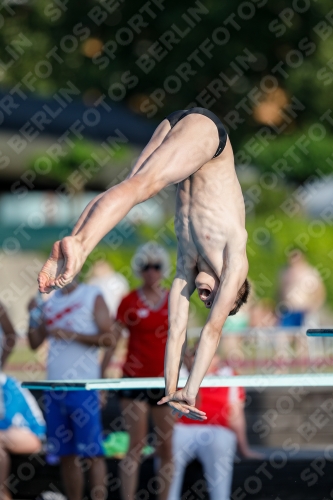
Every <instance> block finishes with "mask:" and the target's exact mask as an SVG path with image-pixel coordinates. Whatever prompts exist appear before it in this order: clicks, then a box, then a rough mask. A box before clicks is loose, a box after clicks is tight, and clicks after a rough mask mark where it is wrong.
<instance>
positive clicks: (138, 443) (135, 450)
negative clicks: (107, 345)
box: [103, 242, 174, 500]
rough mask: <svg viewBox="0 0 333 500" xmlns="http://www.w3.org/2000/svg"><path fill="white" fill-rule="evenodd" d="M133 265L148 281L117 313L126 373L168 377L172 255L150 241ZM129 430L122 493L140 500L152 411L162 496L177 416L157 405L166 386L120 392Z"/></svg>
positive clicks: (131, 499) (162, 499)
mask: <svg viewBox="0 0 333 500" xmlns="http://www.w3.org/2000/svg"><path fill="white" fill-rule="evenodd" d="M132 267H133V270H134V272H135V274H136V275H137V276H139V277H140V278H141V279H142V285H141V286H140V287H139V288H137V289H136V290H133V291H132V292H131V293H130V294H129V295H127V297H125V298H124V299H123V300H122V302H121V304H120V306H119V309H118V313H117V324H116V326H117V331H118V336H120V331H121V329H122V328H124V327H126V328H127V329H128V330H129V342H128V351H127V358H126V361H125V364H124V367H123V375H124V377H162V376H163V374H164V350H165V344H166V340H167V335H168V295H169V294H168V291H167V290H166V289H165V288H163V286H162V279H163V277H164V276H166V274H167V272H168V270H169V258H168V254H167V253H166V251H165V250H164V248H163V247H161V246H159V245H157V244H156V243H154V242H149V243H147V244H145V245H143V246H141V247H139V248H138V250H137V252H136V253H135V255H134V257H133V259H132ZM113 350H114V346H113V347H112V348H111V349H110V350H109V351H108V352H107V353H106V357H105V360H104V362H103V366H104V367H105V366H107V364H108V362H109V359H110V358H111V356H112V354H113ZM118 394H119V397H120V402H121V407H122V411H123V416H124V420H125V425H126V429H127V431H128V433H129V436H130V444H129V450H128V453H127V455H126V457H125V458H124V460H123V461H122V462H121V464H120V478H121V490H122V498H123V499H124V500H134V497H135V492H136V489H137V484H138V474H139V467H140V462H141V451H142V448H143V446H144V445H145V439H146V435H147V433H148V416H149V413H150V414H151V416H152V419H153V423H154V430H155V434H156V443H154V445H155V448H156V454H157V456H158V457H159V460H160V471H163V469H165V470H167V471H168V472H167V474H164V475H162V476H161V484H165V488H164V489H163V491H162V492H161V493H160V495H159V500H166V498H167V496H168V489H169V484H168V479H167V478H168V477H170V472H171V470H172V450H171V438H172V428H173V422H174V418H173V417H172V415H171V409H170V408H169V407H168V406H167V405H163V406H157V404H156V403H157V401H159V400H160V399H161V397H162V396H163V395H164V390H160V389H157V390H153V389H152V390H141V389H128V390H122V391H119V393H118Z"/></svg>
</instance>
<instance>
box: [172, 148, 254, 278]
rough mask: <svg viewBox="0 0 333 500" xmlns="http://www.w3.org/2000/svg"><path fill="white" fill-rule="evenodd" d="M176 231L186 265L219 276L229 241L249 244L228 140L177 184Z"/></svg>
mask: <svg viewBox="0 0 333 500" xmlns="http://www.w3.org/2000/svg"><path fill="white" fill-rule="evenodd" d="M175 230H176V235H177V239H178V245H179V247H180V250H181V254H182V255H183V257H185V258H184V262H186V267H194V266H196V268H197V271H198V272H200V271H207V269H208V268H210V269H212V270H213V271H214V273H215V274H216V276H217V277H220V276H221V274H222V270H223V263H224V262H225V261H226V255H225V253H226V248H227V246H228V241H230V240H231V239H235V238H237V239H238V238H239V241H240V246H242V244H244V245H245V244H246V238H247V233H246V231H245V206H244V200H243V196H242V191H241V187H240V185H239V181H238V179H237V176H236V172H235V167H234V161H233V152H232V147H231V144H230V141H229V139H228V140H227V144H226V147H225V149H224V151H223V153H222V154H221V155H220V156H219V157H217V158H214V159H213V160H211V161H209V162H208V163H206V164H205V165H203V166H202V167H201V168H200V169H199V170H198V171H197V172H195V173H194V174H192V175H191V176H190V177H188V178H187V179H185V180H184V181H182V182H180V183H179V184H178V189H177V202H176V216H175Z"/></svg>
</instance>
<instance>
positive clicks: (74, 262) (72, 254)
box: [55, 236, 86, 288]
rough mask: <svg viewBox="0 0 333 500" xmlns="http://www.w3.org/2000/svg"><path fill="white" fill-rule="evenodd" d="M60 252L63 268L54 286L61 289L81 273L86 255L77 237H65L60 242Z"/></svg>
mask: <svg viewBox="0 0 333 500" xmlns="http://www.w3.org/2000/svg"><path fill="white" fill-rule="evenodd" d="M60 246H61V252H62V255H63V256H64V263H63V267H62V269H61V270H60V274H58V275H57V277H56V279H55V286H56V287H57V288H63V287H64V286H66V285H68V284H69V283H70V282H71V281H73V279H74V278H75V276H76V275H77V274H78V273H79V272H80V271H81V269H82V266H83V264H84V261H85V260H86V255H85V254H84V252H83V249H82V245H81V242H80V240H79V238H78V237H77V236H66V238H64V239H63V240H61V242H60Z"/></svg>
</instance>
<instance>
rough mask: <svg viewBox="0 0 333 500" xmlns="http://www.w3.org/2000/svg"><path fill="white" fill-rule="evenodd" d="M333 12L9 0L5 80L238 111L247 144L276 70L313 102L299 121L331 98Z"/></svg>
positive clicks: (144, 103) (289, 88)
mask: <svg viewBox="0 0 333 500" xmlns="http://www.w3.org/2000/svg"><path fill="white" fill-rule="evenodd" d="M330 9H331V5H330V3H329V1H328V0H318V1H316V2H312V1H310V0H309V1H308V2H302V3H300V2H290V1H288V0H277V1H275V2H269V1H267V0H252V1H251V2H221V1H218V0H208V1H205V2H204V1H199V0H191V1H190V2H179V1H176V0H168V2H166V1H162V0H155V1H150V2H149V1H145V0H139V2H130V1H116V0H114V1H110V0H104V1H103V2H102V1H101V2H97V1H93V0H89V1H86V2H83V1H78V0H71V1H70V2H68V1H67V2H66V1H65V0H60V1H57V2H53V1H47V2H45V1H44V0H34V1H32V2H24V3H23V2H17V3H16V2H12V3H11V2H9V3H6V7H4V6H3V7H2V10H1V14H2V16H3V17H2V18H1V19H0V22H1V31H0V48H1V60H2V64H1V66H0V77H1V78H2V83H3V84H4V85H6V86H8V87H10V88H12V87H13V86H14V85H16V84H17V83H18V82H21V81H22V78H23V83H21V85H22V88H23V89H24V90H27V85H26V83H24V81H25V82H27V81H28V80H29V82H30V84H29V85H30V88H31V89H36V92H37V93H43V94H48V95H50V94H52V93H54V92H55V91H57V89H59V88H60V87H61V86H62V85H64V84H65V82H67V81H71V82H72V83H73V84H74V85H76V86H77V87H78V88H79V89H80V91H81V92H82V96H83V98H84V100H85V102H93V101H94V100H95V99H96V98H97V97H98V96H99V95H100V94H105V95H106V96H109V97H111V99H113V100H114V101H115V102H120V101H124V102H125V103H126V104H127V105H128V106H129V107H131V108H132V109H133V110H135V111H136V112H138V113H141V114H143V115H145V116H148V117H150V118H151V119H152V120H156V121H158V120H159V119H161V118H163V117H164V116H165V115H166V114H167V113H169V112H171V111H173V110H175V109H181V108H184V107H187V106H188V105H189V104H190V103H192V102H195V103H196V104H197V105H199V106H205V107H209V108H210V109H212V111H214V112H215V113H217V114H218V115H219V116H220V117H221V118H225V117H227V116H228V113H230V112H232V111H233V110H236V111H237V112H238V113H239V120H238V122H237V124H236V125H235V126H231V125H230V123H229V128H230V134H231V135H232V141H233V145H234V146H236V147H238V146H239V145H240V143H241V142H242V138H243V137H244V135H246V134H248V133H249V132H250V133H251V134H253V133H254V132H256V131H257V129H258V128H260V126H261V124H259V123H258V122H256V121H255V120H254V119H253V116H252V109H253V106H254V101H255V100H256V98H257V97H256V96H258V92H259V94H261V93H262V92H264V93H265V90H267V89H268V87H269V80H263V78H264V77H265V76H267V75H273V76H274V78H276V79H277V82H278V85H279V86H280V87H281V88H283V89H284V90H285V92H286V95H287V97H288V99H291V98H293V97H296V98H297V99H298V100H299V101H300V102H301V103H303V104H304V109H303V110H302V111H301V112H299V113H298V115H297V117H296V118H295V119H294V120H293V121H292V123H291V124H288V125H289V126H290V127H291V128H295V126H296V125H297V128H298V127H299V126H306V125H307V124H309V123H312V122H313V121H314V120H317V118H318V116H320V114H322V113H323V112H325V111H326V110H327V108H328V107H329V106H330V104H331V85H330V83H331V81H332V70H331V69H330V67H331V66H332V60H331V59H332V45H333V36H332V35H331V34H330V30H332V27H331V21H330V19H332V17H330V18H329V16H328V14H329V11H330ZM325 16H327V17H328V18H327V19H326V18H325ZM323 23H324V25H326V26H327V28H325V29H324V28H323ZM13 51H14V52H13ZM92 54H94V57H92ZM140 57H141V59H140ZM45 60H46V61H49V63H50V64H51V71H50V74H49V71H48V66H47V65H44V66H43V65H40V61H45ZM148 60H149V62H148ZM140 61H141V62H140ZM277 65H280V66H279V67H278V69H277ZM274 68H275V69H274ZM31 74H32V76H29V77H28V78H27V75H31ZM45 75H46V76H45ZM272 81H273V85H274V84H275V83H276V81H275V80H272ZM263 82H266V84H265V85H263ZM256 88H258V90H256ZM156 91H157V94H156V93H155V94H154V92H156ZM226 122H227V123H226V124H227V125H228V119H227V120H226ZM229 122H230V120H229Z"/></svg>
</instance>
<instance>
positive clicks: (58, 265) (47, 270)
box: [38, 241, 65, 293]
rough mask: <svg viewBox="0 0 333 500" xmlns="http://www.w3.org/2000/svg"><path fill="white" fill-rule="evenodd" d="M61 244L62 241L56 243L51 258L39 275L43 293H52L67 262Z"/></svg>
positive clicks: (40, 288)
mask: <svg viewBox="0 0 333 500" xmlns="http://www.w3.org/2000/svg"><path fill="white" fill-rule="evenodd" d="M60 243H61V242H60V241H56V242H55V244H54V245H53V247H52V250H51V253H50V255H49V258H48V259H47V261H46V262H45V264H44V266H43V267H42V270H41V271H40V273H39V275H38V285H39V291H40V292H42V293H50V292H51V291H52V290H53V289H54V288H55V283H54V281H55V279H56V277H57V276H58V275H59V274H60V271H61V269H62V268H63V265H64V262H65V260H64V256H63V254H62V251H61V246H60Z"/></svg>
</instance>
